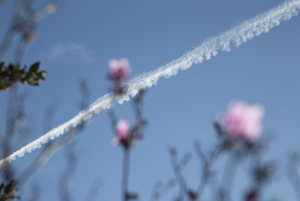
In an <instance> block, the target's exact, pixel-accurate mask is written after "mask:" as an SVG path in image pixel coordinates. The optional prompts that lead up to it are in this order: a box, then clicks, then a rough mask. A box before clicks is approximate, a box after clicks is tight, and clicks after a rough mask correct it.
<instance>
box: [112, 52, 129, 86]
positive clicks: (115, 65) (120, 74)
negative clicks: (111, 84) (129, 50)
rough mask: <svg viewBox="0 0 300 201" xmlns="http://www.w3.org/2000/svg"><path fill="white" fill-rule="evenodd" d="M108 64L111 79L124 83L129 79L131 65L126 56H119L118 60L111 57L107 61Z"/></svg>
mask: <svg viewBox="0 0 300 201" xmlns="http://www.w3.org/2000/svg"><path fill="white" fill-rule="evenodd" d="M108 66H109V68H110V73H109V78H110V79H111V80H113V81H117V82H120V83H124V82H126V81H128V80H129V78H130V72H131V66H130V63H129V61H128V59H126V58H121V59H120V60H116V59H111V60H109V61H108Z"/></svg>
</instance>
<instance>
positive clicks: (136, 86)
mask: <svg viewBox="0 0 300 201" xmlns="http://www.w3.org/2000/svg"><path fill="white" fill-rule="evenodd" d="M299 9H300V0H289V1H286V2H284V3H283V4H281V5H279V6H277V7H275V8H272V9H271V10H269V11H267V12H264V13H262V14H259V15H257V16H255V17H253V18H251V19H249V20H246V21H245V22H243V23H241V24H240V25H238V26H235V27H233V28H232V29H230V30H228V31H226V32H225V33H223V34H220V35H219V36H217V37H212V38H209V39H208V40H205V41H204V42H203V43H201V44H200V45H199V46H198V47H196V48H195V49H194V50H192V51H190V52H188V53H187V54H184V55H183V56H181V57H180V58H178V59H176V60H174V61H172V62H170V63H168V64H166V65H164V66H161V67H160V68H158V69H156V70H154V71H151V72H148V73H144V74H142V75H140V76H138V77H136V78H134V79H133V80H132V81H130V83H129V84H128V91H127V93H126V94H125V95H123V96H122V97H119V98H117V102H119V103H120V104H122V103H123V101H128V100H129V99H130V96H132V97H133V96H135V95H136V94H137V92H138V91H139V90H140V89H142V88H147V87H148V88H149V87H152V86H153V85H156V83H157V81H158V79H159V78H160V77H165V78H169V77H171V76H174V75H176V74H177V73H178V71H179V70H180V69H181V70H187V69H188V68H190V67H191V66H192V65H193V64H197V63H201V62H202V61H204V60H208V59H210V58H211V56H216V55H217V54H218V51H219V50H223V51H230V43H234V44H235V45H236V46H239V45H241V44H242V43H245V42H247V40H251V39H252V38H253V37H255V36H259V35H260V34H261V33H267V32H268V31H269V30H270V29H272V28H273V27H275V26H278V25H279V24H280V22H281V21H287V20H289V19H291V17H292V16H295V15H297V14H298V10H299ZM111 100H112V94H111V93H109V94H106V95H104V96H102V97H101V98H99V99H98V100H96V101H95V102H94V103H93V104H92V105H90V106H89V107H88V108H87V109H85V110H83V111H81V112H80V113H79V114H77V115H76V116H75V117H73V118H72V119H70V120H69V121H67V122H66V123H64V124H61V125H60V126H58V127H56V128H53V129H52V130H50V131H49V132H48V133H46V134H44V135H43V136H41V137H40V138H38V139H36V140H34V141H33V142H31V143H29V144H27V145H26V146H24V147H22V148H21V149H20V150H18V151H16V152H14V153H13V154H11V155H10V156H8V157H6V158H4V159H2V160H0V167H1V166H3V165H4V164H5V163H6V162H11V161H12V160H15V159H16V157H23V156H24V154H25V153H26V152H27V153H30V152H32V151H33V150H35V149H37V148H40V147H41V146H42V144H45V143H47V142H49V141H50V140H53V139H54V138H57V137H59V136H60V135H63V134H65V133H66V132H68V131H69V130H70V129H71V128H74V127H76V126H77V125H79V124H80V123H81V122H86V121H88V120H90V119H91V118H92V117H94V116H97V115H99V114H100V113H101V112H103V111H104V110H106V109H109V108H111V107H112V105H113V103H112V101H111Z"/></svg>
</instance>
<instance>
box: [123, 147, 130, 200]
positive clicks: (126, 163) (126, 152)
mask: <svg viewBox="0 0 300 201" xmlns="http://www.w3.org/2000/svg"><path fill="white" fill-rule="evenodd" d="M129 160H130V151H129V150H128V149H126V148H125V149H124V160H123V179H122V195H123V201H127V194H128V180H129Z"/></svg>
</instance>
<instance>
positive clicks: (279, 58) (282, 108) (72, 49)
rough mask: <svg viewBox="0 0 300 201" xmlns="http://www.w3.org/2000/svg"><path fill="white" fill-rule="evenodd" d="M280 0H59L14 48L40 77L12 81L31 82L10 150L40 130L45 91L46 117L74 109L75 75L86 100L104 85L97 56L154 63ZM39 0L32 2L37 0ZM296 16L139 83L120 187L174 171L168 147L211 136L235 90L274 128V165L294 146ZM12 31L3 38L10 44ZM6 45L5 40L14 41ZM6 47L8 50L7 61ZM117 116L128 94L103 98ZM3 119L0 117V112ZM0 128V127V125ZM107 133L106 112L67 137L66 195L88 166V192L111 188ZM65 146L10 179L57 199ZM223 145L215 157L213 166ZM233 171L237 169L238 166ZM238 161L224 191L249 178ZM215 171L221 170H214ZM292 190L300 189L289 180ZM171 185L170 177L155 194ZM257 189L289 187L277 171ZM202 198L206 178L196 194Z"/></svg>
mask: <svg viewBox="0 0 300 201" xmlns="http://www.w3.org/2000/svg"><path fill="white" fill-rule="evenodd" d="M282 2H284V1H282V0H272V1H271V0H264V1H261V0H252V1H246V0H228V1H220V0H211V1H194V0H187V1H177V0H174V1H167V0H165V1H143V2H141V1H137V0H132V1H129V0H127V1H120V0H114V1H95V0H86V1H74V2H72V3H71V2H67V1H61V2H59V6H58V9H57V11H56V12H55V13H54V14H51V15H49V16H48V17H47V18H45V19H44V20H42V21H41V22H40V23H39V25H38V37H37V40H36V41H35V42H34V43H33V44H32V45H31V47H30V48H29V49H28V51H27V52H26V54H25V57H24V61H23V62H24V63H26V64H31V63H33V62H35V61H38V60H39V61H41V68H42V69H44V70H46V71H47V72H48V74H47V75H46V81H45V82H43V83H42V84H41V86H40V87H38V88H35V87H29V86H26V87H22V88H21V90H22V91H26V92H29V93H30V96H29V98H28V99H27V100H26V112H27V114H28V125H29V126H30V128H32V133H31V135H30V137H28V138H27V139H25V140H23V141H22V142H20V143H18V144H16V145H15V147H13V148H14V150H17V149H18V148H19V147H21V146H24V145H26V144H27V143H28V142H31V141H32V140H34V139H36V138H38V137H39V136H41V135H42V134H44V133H45V130H44V129H43V127H42V124H43V115H44V111H45V110H46V108H47V107H49V106H50V105H51V104H52V103H53V101H58V102H59V104H58V110H57V112H56V113H55V115H54V118H53V122H52V127H54V126H57V125H59V124H61V123H64V122H65V121H67V120H69V119H70V118H72V117H73V116H74V115H76V114H77V113H78V112H79V109H78V102H79V101H80V98H81V95H80V91H79V89H78V82H79V80H80V79H86V80H88V82H89V86H90V91H91V98H90V101H91V102H92V101H94V100H96V99H97V98H98V97H100V96H102V95H104V94H106V93H107V92H108V91H109V87H110V84H111V83H110V82H109V81H108V80H107V74H108V66H107V62H108V60H109V59H111V58H116V59H119V58H121V57H126V58H128V59H129V60H130V62H131V64H132V68H133V71H132V74H133V76H136V75H139V74H141V73H143V72H147V71H150V70H154V69H156V68H157V67H160V66H162V65H164V64H166V63H168V62H170V61H172V60H174V59H176V58H178V57H180V56H181V55H182V54H184V53H186V52H188V51H190V50H192V49H194V48H195V47H196V46H198V45H199V44H200V43H201V42H202V41H204V40H206V39H207V38H209V37H213V36H217V35H219V34H220V33H223V32H225V31H226V30H228V29H230V28H232V27H233V26H235V25H238V24H239V23H241V22H243V21H244V20H247V19H249V18H251V17H254V16H255V15H257V14H259V13H261V12H264V11H267V10H268V9H271V8H273V7H274V6H277V5H279V4H280V3H282ZM44 3H46V1H39V2H36V4H35V5H36V8H39V7H40V6H42V5H43V4H44ZM11 7H12V3H11V2H8V1H7V2H5V3H4V4H2V5H1V6H0V10H1V14H0V16H1V17H0V24H1V25H2V26H1V27H2V28H1V30H0V36H1V37H3V36H4V34H5V31H6V29H7V28H8V22H9V18H8V17H7V16H10V12H11ZM299 23H300V17H299V16H295V17H293V18H292V19H291V20H289V21H287V22H282V23H281V24H280V26H278V27H275V28H274V29H272V30H270V32H268V33H267V34H262V35H260V36H259V37H255V38H254V39H252V40H250V41H249V42H247V43H245V44H243V45H241V46H239V47H238V48H235V47H234V46H233V47H232V50H231V51H230V52H228V53H227V52H220V53H219V54H218V55H217V56H216V57H213V58H212V59H211V60H208V61H205V62H203V63H201V64H197V65H194V66H193V67H192V68H191V69H189V70H187V71H180V72H179V74H178V75H176V76H175V77H172V78H170V79H164V78H162V79H160V80H159V81H158V84H157V86H154V87H152V88H150V89H149V90H148V91H147V96H146V102H145V108H144V114H145V116H146V117H147V119H148V121H149V125H148V129H147V132H146V135H145V138H144V140H143V141H142V142H141V143H139V144H137V146H136V147H135V149H134V150H133V154H132V163H131V177H130V189H131V190H132V191H134V192H138V193H139V194H140V195H141V200H149V199H150V195H151V189H152V186H153V184H154V182H156V181H157V180H162V181H167V180H168V179H170V178H172V177H173V172H172V168H171V165H170V160H169V156H168V153H167V149H168V148H170V147H176V148H177V149H178V150H179V153H180V154H181V155H183V154H184V153H186V152H191V153H193V142H194V140H196V139H198V140H199V141H200V142H201V143H202V145H203V149H204V151H205V152H207V153H208V152H209V151H210V150H211V149H212V147H213V146H214V145H215V144H216V142H217V141H216V137H215V133H214V130H213V127H212V122H213V121H214V119H215V117H216V115H217V114H218V113H220V112H222V111H225V110H226V108H227V105H228V104H229V103H230V102H231V101H232V100H244V101H247V102H249V103H251V104H253V103H260V104H262V105H263V106H264V107H265V110H266V115H265V118H264V121H263V130H264V133H267V132H270V131H272V132H275V133H276V139H275V141H274V142H273V143H272V144H271V147H270V150H269V153H268V155H267V159H268V158H278V160H279V161H280V162H282V163H281V166H280V171H281V173H282V172H283V170H284V166H285V164H286V159H287V155H288V153H289V152H290V151H292V150H297V151H299V140H300V137H299V134H298V132H299V131H298V129H299V128H298V127H299V120H300V118H299V114H300V108H299V107H298V103H299V101H300V96H299V94H298V90H299V89H298V88H299V87H298V86H299V84H300V80H299V73H300V72H299V63H300V57H299V53H300V50H299V44H300V39H299V35H300V28H299ZM15 44H16V43H14V45H15ZM13 47H14V46H13ZM12 53H13V48H11V49H10V50H9V52H8V54H7V57H6V61H11V58H12V55H13V54H12ZM0 100H1V105H0V111H2V112H1V116H0V120H1V122H4V119H5V112H6V105H7V93H6V92H1V93H0ZM114 111H115V112H116V114H117V116H118V117H119V118H127V119H129V120H131V121H132V122H133V121H134V116H133V113H132V111H131V102H129V103H128V102H126V103H124V104H123V105H117V106H115V107H114ZM1 125H3V124H1ZM1 132H4V129H3V126H1ZM112 138H113V134H112V131H111V128H110V122H109V118H108V115H107V114H104V115H103V116H102V117H100V118H97V119H95V120H94V121H93V122H91V123H90V124H89V125H88V127H87V128H86V129H85V130H84V132H83V133H82V135H81V136H80V137H79V139H77V141H76V142H75V145H76V146H75V153H76V154H77V155H78V159H79V165H78V167H77V170H76V175H75V177H74V180H73V182H72V185H71V187H70V193H71V194H72V195H73V198H74V199H72V200H83V199H84V198H85V197H86V194H87V190H88V189H89V186H90V184H91V183H92V182H93V181H94V179H95V178H100V181H101V182H100V183H101V188H100V191H99V197H98V199H97V200H119V199H120V196H121V195H120V178H121V164H122V152H121V149H120V148H119V147H112V146H111V144H110V141H111V139H112ZM40 151H41V150H37V151H35V152H33V153H31V154H27V155H26V156H24V157H23V158H20V159H18V160H16V161H14V162H13V165H14V166H15V167H16V172H17V174H20V173H22V171H23V170H24V167H27V166H28V165H29V164H31V163H32V161H34V159H35V158H36V157H37V156H38V154H39V153H40ZM64 155H65V154H64V150H61V151H60V152H58V153H56V154H55V155H54V156H53V158H52V159H51V160H50V161H49V163H48V164H47V166H46V167H44V168H43V169H42V170H40V171H39V172H38V173H37V174H36V175H35V176H34V177H33V178H32V179H31V180H30V181H29V182H28V184H27V185H26V186H25V187H24V188H23V189H21V194H22V195H24V197H25V199H26V198H28V196H29V192H28V191H29V189H30V186H31V185H32V184H35V183H37V184H39V185H40V186H41V193H42V200H57V199H58V194H57V183H58V179H59V178H60V176H61V174H62V172H63V171H64V168H65V165H66V164H65V161H64ZM225 159H226V157H224V159H222V160H221V162H220V163H218V164H217V165H218V167H219V166H220V167H221V166H222V164H223V163H224V161H225ZM199 164H200V163H199V161H198V159H197V157H196V156H195V155H193V158H192V161H191V162H190V163H189V164H188V167H187V169H186V170H185V171H184V175H185V177H186V179H187V181H188V183H189V185H190V186H191V187H192V188H195V187H196V186H197V182H198V177H199V175H200V174H199ZM242 172H245V173H246V176H243V174H242ZM248 173H249V171H248V169H247V164H245V165H243V166H242V168H240V169H239V172H238V173H237V177H236V179H237V182H236V183H235V186H234V191H235V194H234V200H240V198H241V195H242V194H243V192H244V191H245V190H247V187H249V185H250V182H249V181H248ZM220 174H221V172H220ZM299 192H300V189H299ZM175 195H176V188H175V189H174V191H171V192H170V193H169V194H168V195H167V196H166V197H165V200H170V199H171V198H173V197H174V196H175ZM265 196H266V198H268V197H270V196H271V197H278V198H279V199H280V200H293V199H295V195H294V192H293V189H292V188H291V186H290V184H289V183H288V181H287V179H286V178H285V177H284V176H283V174H278V176H277V177H276V178H275V180H274V182H273V183H272V185H271V186H270V187H269V188H268V189H267V190H266V194H265ZM204 197H205V198H206V199H207V200H209V199H210V191H209V190H208V191H207V192H206V193H205V196H204Z"/></svg>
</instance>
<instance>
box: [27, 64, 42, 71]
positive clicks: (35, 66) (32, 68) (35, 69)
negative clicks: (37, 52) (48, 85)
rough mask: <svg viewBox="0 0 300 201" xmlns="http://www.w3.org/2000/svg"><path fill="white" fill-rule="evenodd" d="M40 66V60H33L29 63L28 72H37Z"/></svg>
mask: <svg viewBox="0 0 300 201" xmlns="http://www.w3.org/2000/svg"><path fill="white" fill-rule="evenodd" d="M39 67H40V62H35V63H34V64H32V65H31V67H30V69H29V72H37V71H38V70H39Z"/></svg>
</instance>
